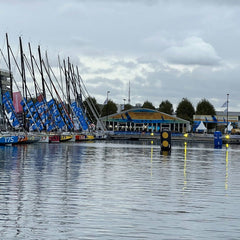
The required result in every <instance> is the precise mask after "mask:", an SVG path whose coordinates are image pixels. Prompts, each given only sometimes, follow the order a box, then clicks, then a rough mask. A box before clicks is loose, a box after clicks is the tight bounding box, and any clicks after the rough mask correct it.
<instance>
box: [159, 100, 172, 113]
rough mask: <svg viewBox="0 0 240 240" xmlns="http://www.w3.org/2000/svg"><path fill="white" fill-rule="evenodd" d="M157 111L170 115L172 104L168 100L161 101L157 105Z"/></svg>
mask: <svg viewBox="0 0 240 240" xmlns="http://www.w3.org/2000/svg"><path fill="white" fill-rule="evenodd" d="M158 111H160V112H164V113H167V114H170V115H172V114H173V105H172V104H171V103H170V102H169V101H168V100H166V101H162V102H161V103H160V105H159V108H158Z"/></svg>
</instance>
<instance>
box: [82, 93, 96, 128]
mask: <svg viewBox="0 0 240 240" xmlns="http://www.w3.org/2000/svg"><path fill="white" fill-rule="evenodd" d="M89 105H90V106H91V107H92V108H91V107H90V106H89ZM83 106H84V108H85V110H86V113H87V118H88V119H89V120H90V121H92V122H93V123H94V124H96V123H97V119H96V118H95V116H94V114H93V112H92V109H93V110H94V111H95V112H96V115H97V116H99V115H100V107H99V104H98V103H97V100H96V99H95V98H94V97H87V98H86V99H85V100H84V101H83Z"/></svg>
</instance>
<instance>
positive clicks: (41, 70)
mask: <svg viewBox="0 0 240 240" xmlns="http://www.w3.org/2000/svg"><path fill="white" fill-rule="evenodd" d="M38 57H39V63H40V74H41V78H42V91H43V92H42V93H43V98H44V99H46V90H45V84H44V77H43V68H42V56H41V49H40V46H38Z"/></svg>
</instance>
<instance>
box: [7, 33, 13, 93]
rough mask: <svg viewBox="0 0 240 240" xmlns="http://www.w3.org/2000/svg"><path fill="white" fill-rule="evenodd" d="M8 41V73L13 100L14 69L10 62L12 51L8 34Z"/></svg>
mask: <svg viewBox="0 0 240 240" xmlns="http://www.w3.org/2000/svg"><path fill="white" fill-rule="evenodd" d="M6 41H7V54H8V71H9V76H10V92H11V93H10V94H11V97H12V98H13V87H12V86H13V79H12V68H11V60H10V51H9V48H10V46H9V42H8V34H7V33H6Z"/></svg>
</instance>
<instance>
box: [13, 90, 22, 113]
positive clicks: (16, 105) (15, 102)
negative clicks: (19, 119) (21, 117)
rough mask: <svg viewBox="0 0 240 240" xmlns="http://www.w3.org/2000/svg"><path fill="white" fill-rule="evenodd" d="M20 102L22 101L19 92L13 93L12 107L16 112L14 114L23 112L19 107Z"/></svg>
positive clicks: (20, 106)
mask: <svg viewBox="0 0 240 240" xmlns="http://www.w3.org/2000/svg"><path fill="white" fill-rule="evenodd" d="M21 100H22V95H21V92H14V93H13V106H14V108H15V110H16V113H19V112H22V111H23V108H22V105H21Z"/></svg>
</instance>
